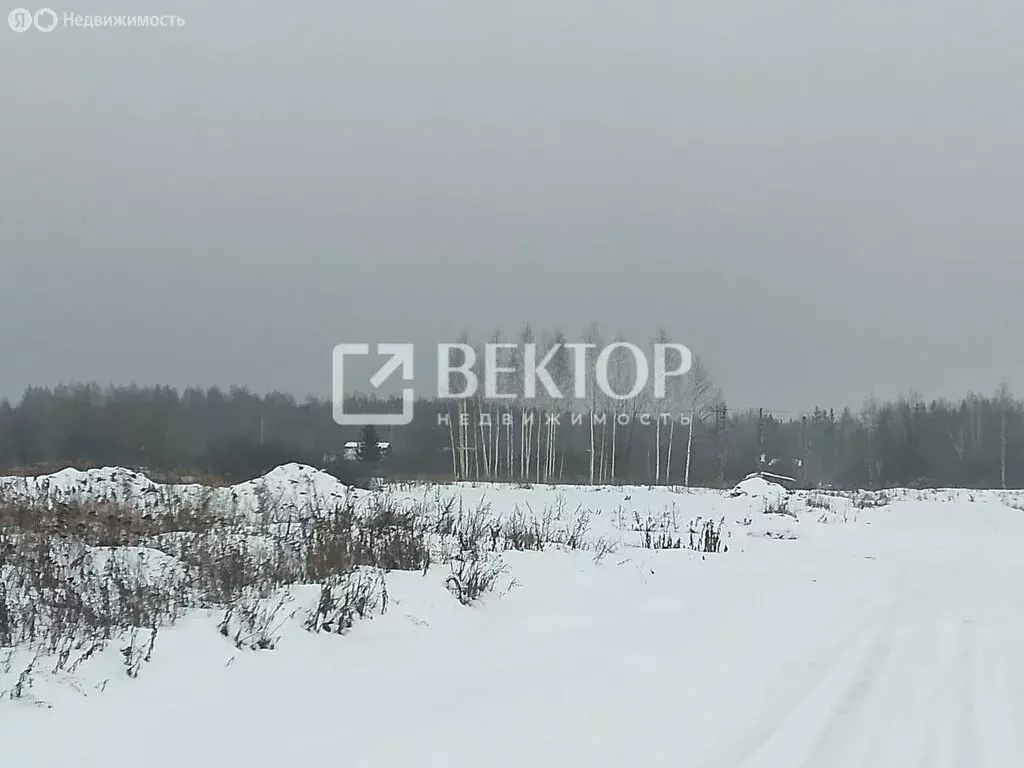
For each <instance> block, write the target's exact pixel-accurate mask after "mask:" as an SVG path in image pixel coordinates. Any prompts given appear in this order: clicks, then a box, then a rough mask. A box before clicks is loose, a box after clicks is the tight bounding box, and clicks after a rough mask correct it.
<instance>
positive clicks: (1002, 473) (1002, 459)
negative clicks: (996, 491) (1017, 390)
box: [999, 400, 1006, 491]
mask: <svg viewBox="0 0 1024 768" xmlns="http://www.w3.org/2000/svg"><path fill="white" fill-rule="evenodd" d="M1000 410H1001V411H1002V416H1003V418H1002V437H1001V443H1002V446H1001V452H1000V453H1001V456H1000V467H999V470H1000V472H999V474H1000V479H1001V481H1002V484H1003V490H1004V491H1005V490H1006V401H1005V400H1004V401H1003V404H1002V408H1000Z"/></svg>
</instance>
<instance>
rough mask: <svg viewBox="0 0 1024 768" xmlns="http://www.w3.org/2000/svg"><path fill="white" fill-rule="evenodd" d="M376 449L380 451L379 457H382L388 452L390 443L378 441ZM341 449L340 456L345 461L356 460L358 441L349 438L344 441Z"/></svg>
mask: <svg viewBox="0 0 1024 768" xmlns="http://www.w3.org/2000/svg"><path fill="white" fill-rule="evenodd" d="M377 450H378V451H380V455H381V458H384V457H385V456H387V455H388V452H389V451H390V450H391V443H389V442H387V441H381V442H378V443H377ZM342 451H343V452H342V456H343V457H344V459H345V461H358V460H359V441H358V440H350V441H349V442H347V443H345V445H344V447H343V449H342Z"/></svg>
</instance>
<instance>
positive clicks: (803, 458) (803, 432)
mask: <svg viewBox="0 0 1024 768" xmlns="http://www.w3.org/2000/svg"><path fill="white" fill-rule="evenodd" d="M800 475H801V477H802V479H803V483H802V485H803V486H804V488H806V487H807V416H801V417H800Z"/></svg>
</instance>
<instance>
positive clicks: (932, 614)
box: [0, 466, 1024, 768]
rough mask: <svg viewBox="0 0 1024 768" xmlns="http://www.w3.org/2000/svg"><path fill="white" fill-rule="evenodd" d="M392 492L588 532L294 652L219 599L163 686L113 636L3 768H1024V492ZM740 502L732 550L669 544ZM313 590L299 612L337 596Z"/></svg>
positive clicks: (290, 498) (119, 476) (23, 487)
mask: <svg viewBox="0 0 1024 768" xmlns="http://www.w3.org/2000/svg"><path fill="white" fill-rule="evenodd" d="M104 473H106V474H104ZM187 488H189V489H191V490H181V487H179V488H178V489H174V490H173V492H172V491H170V490H168V487H166V486H153V485H152V484H149V483H148V481H146V480H145V479H144V478H140V477H138V476H133V475H130V473H124V472H123V471H115V470H99V471H96V472H94V473H92V474H89V473H70V472H65V473H61V475H60V476H59V477H57V479H54V478H53V477H51V478H50V479H45V480H44V479H39V480H31V481H24V480H21V479H19V480H0V492H3V491H6V493H7V494H8V498H9V497H10V495H11V494H12V493H20V494H22V495H21V496H19V498H21V499H23V500H31V501H33V502H34V503H40V502H42V503H51V502H52V503H68V502H69V501H73V500H75V499H78V498H79V497H78V496H76V494H79V495H81V494H86V495H87V497H88V498H89V499H97V498H109V497H110V496H111V495H112V494H120V495H117V496H116V498H117V500H118V501H119V502H121V503H141V504H142V505H146V504H150V505H155V504H156V502H147V501H142V502H137V500H138V499H139V498H143V499H145V498H148V497H157V498H160V499H164V503H166V500H167V499H168V498H171V497H172V496H174V495H175V494H177V493H188V494H194V498H208V497H209V492H208V491H206V490H204V489H199V488H198V487H187ZM346 493H347V489H345V488H344V487H339V486H338V485H337V484H336V483H335V482H334V481H333V480H332V479H330V478H329V477H327V476H325V475H322V473H316V472H314V471H312V470H309V469H308V468H302V467H296V466H290V467H285V468H281V469H279V470H275V473H271V475H270V476H268V478H267V479H264V480H263V481H256V482H255V483H250V484H245V485H243V486H237V487H235V488H233V489H223V490H220V491H217V492H215V498H216V504H217V505H223V507H222V508H223V509H224V510H226V511H227V512H230V513H231V514H235V513H237V514H239V515H242V516H246V515H249V516H251V515H256V514H259V513H260V510H262V509H264V507H265V506H267V502H266V499H267V498H273V499H276V500H277V502H278V504H284V505H286V506H287V505H291V506H290V507H288V508H289V509H292V510H296V511H299V512H301V511H302V510H305V509H308V504H309V503H310V500H311V499H319V500H321V501H318V502H315V503H322V500H323V499H324V498H337V497H344V496H345V494H346ZM389 493H390V494H391V496H392V498H394V499H397V500H398V501H399V502H401V503H409V504H412V503H420V504H422V503H423V502H426V503H427V504H426V505H427V506H434V507H437V506H441V507H443V506H445V505H446V504H448V505H451V504H453V503H454V504H457V505H459V506H460V507H461V508H462V509H464V510H477V511H485V512H486V514H487V515H488V516H489V519H492V520H503V519H504V520H507V519H509V518H512V517H514V516H516V515H522V516H523V517H524V519H529V520H531V521H535V522H536V521H542V522H543V521H546V522H545V523H544V524H545V525H548V526H549V528H550V530H551V531H557V530H559V529H560V528H561V527H565V528H567V529H568V528H573V527H576V528H578V525H577V524H578V522H579V521H580V520H581V519H583V516H585V521H586V534H585V535H586V539H587V542H588V548H587V549H584V550H576V551H570V550H569V548H568V547H559V546H551V547H548V548H546V549H545V550H544V551H541V552H536V551H527V552H516V551H508V552H504V553H503V554H502V555H501V557H502V558H503V560H504V563H505V566H506V572H505V573H504V575H503V576H502V578H501V579H500V583H499V584H498V586H497V588H496V589H495V591H493V592H492V593H490V594H488V595H487V596H485V597H484V598H483V599H482V600H481V601H479V602H477V603H475V604H473V605H471V606H468V607H467V606H463V605H461V604H460V603H459V602H458V601H457V600H456V599H454V598H453V596H452V594H451V593H450V592H449V590H447V589H446V587H445V583H444V582H445V575H446V574H447V573H450V571H449V570H447V569H446V568H444V567H442V566H440V565H435V566H432V567H431V568H429V569H428V570H427V572H426V573H422V572H415V573H414V572H391V573H389V574H388V575H387V591H388V608H387V610H386V611H385V612H383V613H382V614H378V615H375V616H374V618H372V619H367V620H363V621H360V622H358V623H357V624H356V625H355V626H354V627H353V629H352V630H351V632H349V633H348V634H346V635H344V636H337V635H332V634H323V633H317V634H314V633H310V632H308V631H306V630H305V629H304V628H303V627H302V625H301V622H300V621H298V620H297V619H286V620H283V621H282V622H281V624H280V630H279V635H280V639H279V642H278V643H277V646H276V648H275V650H272V651H240V650H238V649H237V648H236V646H235V645H234V644H232V643H231V642H230V641H229V639H228V638H226V637H224V636H222V634H221V633H219V632H218V631H217V622H218V616H217V615H214V612H212V611H211V612H205V613H204V612H202V611H191V612H189V613H188V614H187V615H186V616H184V617H183V618H182V619H181V620H180V621H178V622H177V623H176V624H175V625H174V626H172V627H169V628H166V629H162V630H161V632H160V636H159V639H158V641H157V642H156V643H155V648H154V651H153V653H152V658H151V660H150V661H148V662H143V663H141V665H140V672H139V674H138V676H137V677H135V678H129V677H128V675H126V674H125V661H124V658H123V654H122V653H121V649H120V648H119V647H108V648H106V649H104V650H103V651H102V652H100V653H98V654H97V655H96V656H95V657H93V658H90V659H88V660H87V661H86V662H85V663H83V664H82V665H81V667H80V668H78V669H76V671H75V674H74V675H68V676H65V677H63V678H61V679H52V678H45V679H43V680H42V681H41V682H40V683H38V686H37V687H36V688H34V689H33V691H32V693H33V696H32V697H26V698H23V699H20V700H14V701H0V755H2V756H3V760H2V764H3V765H11V766H17V767H18V768H35V767H36V766H39V767H43V766H46V767H49V766H55V767H56V766H62V765H68V764H75V765H105V766H110V767H111V768H122V766H124V767H125V768H129V767H130V768H137V766H139V765H146V766H147V768H163V767H164V766H167V767H168V768H170V767H172V766H173V768H180V766H182V765H190V764H191V765H198V766H221V765H231V766H234V765H240V766H246V767H247V768H263V767H264V766H266V767H268V768H290V767H291V766H309V765H325V764H326V765H334V764H338V765H352V766H367V767H369V768H375V767H378V766H379V767H380V768H391V767H392V766H406V765H422V766H445V767H446V768H448V767H450V768H456V767H458V766H467V767H468V766H473V767H475V766H488V767H489V768H505V767H506V766H509V767H511V766H517V767H518V766H559V767H560V768H564V767H566V766H581V767H582V766H587V768H601V767H603V766H609V767H612V766H614V767H616V768H619V767H621V766H687V767H688V768H689V767H691V766H692V767H694V768H733V767H736V768H739V767H740V766H744V767H747V768H759V767H761V768H768V767H771V768H776V767H778V768H794V767H796V766H807V768H847V767H850V768H852V767H853V766H870V767H871V768H888V767H891V768H903V767H904V766H908V767H909V766H914V767H916V766H922V767H931V766H934V767H936V768H943V767H945V766H965V767H969V768H996V767H999V768H1003V767H1005V768H1017V767H1018V766H1021V765H1024V591H1022V589H1024V588H1022V587H1021V585H1022V584H1024V556H1022V554H1021V552H1022V542H1024V503H1022V502H1024V497H1022V496H1021V495H1020V494H1013V493H1000V492H995V491H986V492H969V491H924V492H918V491H890V492H887V493H886V494H884V495H881V494H863V495H856V494H853V495H849V496H836V495H826V494H823V493H811V494H808V493H796V494H786V493H784V492H782V491H781V489H779V488H778V487H777V486H771V485H769V484H766V483H764V482H763V481H761V480H759V479H756V478H754V479H751V480H748V481H745V482H744V483H742V484H741V485H740V486H739V487H738V488H737V489H736V490H735V491H734V492H732V493H721V492H716V491H685V490H673V489H668V488H639V487H632V488H622V487H615V488H611V487H608V488H580V487H548V486H534V487H521V488H520V487H513V486H498V485H488V484H480V485H469V484H463V485H457V486H443V487H423V486H408V487H400V488H392V489H390V491H389ZM261 499H262V500H263V501H261ZM453 499H454V501H452V500H453ZM282 500H283V501H282ZM304 505H306V506H304ZM1017 507H1022V508H1017ZM146 508H150V509H151V508H153V507H152V506H149V507H146ZM276 508H279V507H276ZM766 510H769V511H766ZM723 518H724V519H725V521H726V523H725V526H724V527H723V532H724V533H723V536H724V537H725V539H724V541H725V543H726V544H727V548H728V551H723V552H721V553H718V554H702V553H699V552H694V551H692V550H690V549H688V548H686V546H685V542H684V547H683V548H681V549H647V548H643V546H642V545H643V544H644V543H645V539H646V538H647V537H648V536H649V534H650V533H651V531H655V532H656V534H657V535H661V534H665V535H666V540H668V539H671V538H673V537H674V536H676V537H677V538H679V539H684V540H685V539H686V538H687V537H688V536H689V535H690V534H689V530H690V529H691V528H692V527H693V521H694V520H697V519H700V520H720V519H723ZM599 543H600V545H599ZM610 549H614V551H609V550H610ZM723 549H724V547H723ZM311 589H313V588H311V587H304V586H298V587H294V588H292V589H291V590H290V591H289V593H288V599H289V600H290V601H291V602H290V603H289V605H293V606H295V607H302V606H306V605H308V604H310V603H311V602H315V599H314V598H315V595H314V594H313V592H311V591H310V590H311ZM135 642H137V644H138V645H139V647H143V648H144V647H145V644H146V637H145V636H140V637H139V638H136V640H135ZM2 654H3V651H0V656H2ZM41 701H45V702H46V704H47V706H41V705H40V703H39V702H41ZM33 702H35V703H33Z"/></svg>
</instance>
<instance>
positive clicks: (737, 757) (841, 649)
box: [695, 599, 893, 768]
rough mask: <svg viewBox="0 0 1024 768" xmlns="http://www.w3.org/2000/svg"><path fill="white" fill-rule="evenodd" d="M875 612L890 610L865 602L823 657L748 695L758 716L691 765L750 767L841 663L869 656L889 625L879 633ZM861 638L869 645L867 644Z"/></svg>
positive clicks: (790, 666) (801, 660)
mask: <svg viewBox="0 0 1024 768" xmlns="http://www.w3.org/2000/svg"><path fill="white" fill-rule="evenodd" d="M880 608H881V609H882V612H883V615H886V614H889V613H891V612H892V610H893V607H892V606H884V604H879V603H878V602H876V601H873V600H868V599H866V600H864V601H863V602H861V603H859V604H858V610H857V618H856V619H855V620H854V621H852V622H851V623H849V624H847V625H846V626H845V627H844V629H843V631H842V632H841V634H840V635H839V639H838V640H837V641H835V642H833V643H831V644H830V645H829V647H828V649H827V651H826V652H825V653H819V654H817V655H815V656H811V657H810V658H808V657H807V656H802V655H798V656H797V657H796V658H794V659H792V660H790V661H789V662H788V663H786V664H785V665H784V666H783V667H782V668H781V669H780V670H779V671H778V672H777V673H776V674H775V675H774V676H773V677H772V679H771V682H770V683H769V684H768V685H767V686H766V688H765V689H764V690H763V691H758V692H754V693H753V697H756V700H757V701H758V711H754V712H742V713H740V714H741V715H743V716H749V718H750V719H749V720H748V722H750V725H747V726H744V727H743V728H742V729H741V730H740V732H739V733H738V734H737V733H734V732H730V731H731V728H729V727H727V728H726V731H727V732H726V733H724V734H722V735H721V738H720V739H719V740H718V742H717V744H718V745H720V746H718V747H717V749H714V750H713V751H712V753H711V754H710V755H705V756H702V757H701V759H698V760H697V761H695V765H698V766H702V767H703V768H736V767H737V766H747V765H753V764H754V763H753V762H752V761H755V760H757V759H758V758H759V756H760V754H761V752H762V750H763V749H764V748H765V746H766V745H768V744H769V743H770V742H771V741H772V740H773V738H775V737H776V735H777V734H778V733H779V732H780V731H781V730H783V729H784V728H785V726H786V724H787V722H788V721H789V720H791V719H792V717H793V713H794V710H796V709H798V708H799V707H800V705H801V704H802V703H804V702H805V701H807V700H808V699H810V698H812V697H814V696H815V694H816V693H818V692H819V691H820V690H821V689H822V688H824V687H827V683H828V682H829V680H830V678H831V677H832V676H834V675H835V674H836V672H837V670H841V669H842V668H843V666H844V665H845V660H846V659H849V658H854V659H857V658H860V656H861V655H863V654H867V655H868V656H870V655H871V653H872V651H873V650H874V649H875V648H876V646H877V645H878V643H879V635H880V632H884V628H885V626H886V624H887V623H888V621H887V620H883V621H882V622H881V630H880V629H879V626H878V625H879V622H878V613H879V609H880ZM865 638H869V640H868V641H867V642H866V641H865ZM859 663H860V662H858V664H859Z"/></svg>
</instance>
